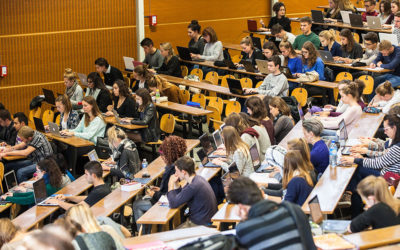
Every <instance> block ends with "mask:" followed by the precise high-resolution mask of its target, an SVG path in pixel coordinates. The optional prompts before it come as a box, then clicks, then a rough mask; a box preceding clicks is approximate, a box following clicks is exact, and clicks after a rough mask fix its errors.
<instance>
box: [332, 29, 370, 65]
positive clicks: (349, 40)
mask: <svg viewBox="0 0 400 250" xmlns="http://www.w3.org/2000/svg"><path fill="white" fill-rule="evenodd" d="M340 41H341V43H342V46H341V49H342V56H336V57H334V59H335V60H337V61H344V62H345V63H353V62H354V60H355V59H360V58H362V57H363V49H362V47H361V45H360V44H359V43H357V42H356V41H355V40H354V37H353V34H352V33H351V31H350V30H349V29H342V31H340Z"/></svg>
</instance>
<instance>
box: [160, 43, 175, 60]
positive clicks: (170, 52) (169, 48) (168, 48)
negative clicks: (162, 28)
mask: <svg viewBox="0 0 400 250" xmlns="http://www.w3.org/2000/svg"><path fill="white" fill-rule="evenodd" d="M160 47H161V48H162V49H163V50H166V51H168V56H167V57H165V59H164V61H165V63H168V62H169V60H170V59H171V58H172V56H174V55H175V53H174V48H173V47H172V45H171V43H169V42H165V43H161V44H160Z"/></svg>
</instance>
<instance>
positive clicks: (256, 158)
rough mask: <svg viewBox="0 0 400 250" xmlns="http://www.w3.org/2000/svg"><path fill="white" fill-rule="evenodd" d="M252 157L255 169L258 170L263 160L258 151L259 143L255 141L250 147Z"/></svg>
mask: <svg viewBox="0 0 400 250" xmlns="http://www.w3.org/2000/svg"><path fill="white" fill-rule="evenodd" d="M250 157H251V160H252V162H253V167H254V171H257V169H258V168H259V167H260V165H261V161H260V153H259V152H258V149H257V144H255V143H254V144H253V146H251V147H250Z"/></svg>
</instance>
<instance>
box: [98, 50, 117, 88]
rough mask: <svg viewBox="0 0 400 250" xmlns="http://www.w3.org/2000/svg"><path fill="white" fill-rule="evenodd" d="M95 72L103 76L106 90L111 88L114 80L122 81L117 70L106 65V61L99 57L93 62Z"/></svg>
mask: <svg viewBox="0 0 400 250" xmlns="http://www.w3.org/2000/svg"><path fill="white" fill-rule="evenodd" d="M94 64H95V66H96V71H97V73H99V74H103V76H104V84H105V85H106V87H107V88H108V89H111V88H112V85H113V84H114V82H115V81H116V80H124V77H123V76H122V73H121V71H120V70H119V69H117V68H115V67H113V66H111V65H110V64H108V62H107V60H106V59H105V58H103V57H99V58H97V59H96V61H94Z"/></svg>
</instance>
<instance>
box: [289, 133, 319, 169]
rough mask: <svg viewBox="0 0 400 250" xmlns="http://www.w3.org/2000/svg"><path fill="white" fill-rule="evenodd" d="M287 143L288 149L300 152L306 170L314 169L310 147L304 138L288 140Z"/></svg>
mask: <svg viewBox="0 0 400 250" xmlns="http://www.w3.org/2000/svg"><path fill="white" fill-rule="evenodd" d="M287 145H288V149H289V150H298V151H299V152H300V153H301V156H302V157H303V160H304V165H305V167H306V168H305V169H306V170H307V171H314V166H313V164H312V163H311V158H310V149H309V147H308V144H307V142H306V141H305V140H304V138H297V139H293V140H290V141H288V143H287Z"/></svg>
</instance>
